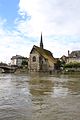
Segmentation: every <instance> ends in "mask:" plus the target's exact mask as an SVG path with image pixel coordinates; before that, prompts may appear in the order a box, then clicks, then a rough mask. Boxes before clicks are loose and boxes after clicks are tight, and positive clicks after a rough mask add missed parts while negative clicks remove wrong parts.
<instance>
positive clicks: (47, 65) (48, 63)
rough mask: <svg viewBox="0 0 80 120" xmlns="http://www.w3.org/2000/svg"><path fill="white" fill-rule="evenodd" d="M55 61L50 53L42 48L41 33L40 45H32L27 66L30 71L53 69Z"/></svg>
mask: <svg viewBox="0 0 80 120" xmlns="http://www.w3.org/2000/svg"><path fill="white" fill-rule="evenodd" d="M55 63H56V59H55V58H54V57H53V55H52V53H51V52H50V51H49V50H46V49H44V46H43V40H42V34H41V40H40V47H38V46H35V45H34V46H33V48H32V50H31V52H30V56H29V62H28V68H29V70H30V71H53V70H54V68H55Z"/></svg>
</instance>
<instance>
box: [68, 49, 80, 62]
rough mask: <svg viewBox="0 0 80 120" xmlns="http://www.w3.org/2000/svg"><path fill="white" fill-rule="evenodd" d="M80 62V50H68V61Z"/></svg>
mask: <svg viewBox="0 0 80 120" xmlns="http://www.w3.org/2000/svg"><path fill="white" fill-rule="evenodd" d="M74 62H76V63H80V50H76V51H72V52H71V53H70V52H69V51H68V57H67V63H74Z"/></svg>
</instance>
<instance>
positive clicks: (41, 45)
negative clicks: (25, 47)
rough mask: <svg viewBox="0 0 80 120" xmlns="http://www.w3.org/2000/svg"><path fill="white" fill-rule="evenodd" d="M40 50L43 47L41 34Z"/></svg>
mask: <svg viewBox="0 0 80 120" xmlns="http://www.w3.org/2000/svg"><path fill="white" fill-rule="evenodd" d="M40 48H42V49H43V48H44V47H43V39H42V33H41V40H40Z"/></svg>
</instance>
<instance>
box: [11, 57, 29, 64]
mask: <svg viewBox="0 0 80 120" xmlns="http://www.w3.org/2000/svg"><path fill="white" fill-rule="evenodd" d="M23 61H26V62H28V58H26V57H23V56H20V55H16V56H12V58H11V65H16V66H21V65H22V62H23Z"/></svg>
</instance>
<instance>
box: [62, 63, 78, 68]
mask: <svg viewBox="0 0 80 120" xmlns="http://www.w3.org/2000/svg"><path fill="white" fill-rule="evenodd" d="M79 67H80V63H77V62H76V63H68V64H65V65H64V68H79Z"/></svg>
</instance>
